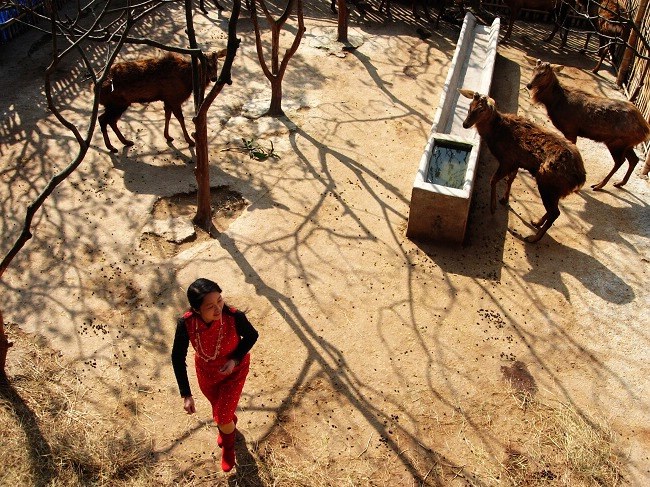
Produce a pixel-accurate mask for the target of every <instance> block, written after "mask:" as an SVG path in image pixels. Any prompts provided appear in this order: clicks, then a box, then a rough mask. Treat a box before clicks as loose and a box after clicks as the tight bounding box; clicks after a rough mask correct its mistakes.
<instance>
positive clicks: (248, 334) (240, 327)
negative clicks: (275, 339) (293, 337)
mask: <svg viewBox="0 0 650 487" xmlns="http://www.w3.org/2000/svg"><path fill="white" fill-rule="evenodd" d="M222 312H223V313H225V314H228V315H231V316H234V317H235V329H236V330H237V334H238V335H239V338H240V340H239V344H238V345H237V348H235V350H234V351H233V352H232V353H231V354H230V357H228V358H230V359H234V360H237V361H238V362H241V360H242V359H243V358H244V357H245V356H246V354H247V353H248V352H249V351H250V349H251V348H253V345H254V344H255V342H256V341H257V337H258V336H259V334H258V333H257V330H256V329H255V328H253V325H251V322H250V321H248V318H246V315H245V314H244V313H243V312H241V311H235V312H234V313H233V312H232V311H231V310H230V308H229V307H228V306H225V305H224V307H223V310H222ZM207 326H210V324H207ZM189 346H190V335H189V333H188V332H187V327H186V326H185V320H184V319H183V318H182V317H181V318H179V319H178V321H177V322H176V333H175V335H174V345H173V346H172V365H173V367H174V375H175V376H176V382H177V383H178V389H179V391H180V393H181V396H182V397H187V396H191V395H192V391H191V389H190V381H189V379H188V377H187V365H186V364H185V359H186V358H187V350H188V349H189Z"/></svg>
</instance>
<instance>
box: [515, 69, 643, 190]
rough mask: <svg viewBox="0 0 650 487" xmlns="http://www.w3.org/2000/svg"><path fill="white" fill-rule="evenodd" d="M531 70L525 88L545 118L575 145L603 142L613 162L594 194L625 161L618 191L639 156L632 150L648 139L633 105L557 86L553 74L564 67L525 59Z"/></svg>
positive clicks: (615, 184)
mask: <svg viewBox="0 0 650 487" xmlns="http://www.w3.org/2000/svg"><path fill="white" fill-rule="evenodd" d="M526 59H527V61H528V62H529V63H530V64H532V65H533V66H534V68H533V77H532V79H531V80H530V83H528V84H527V85H526V87H527V88H528V89H529V90H530V92H531V94H532V97H533V101H534V102H538V103H541V104H542V105H544V106H545V107H546V112H547V113H548V117H549V118H550V119H551V122H553V125H555V126H556V127H557V128H558V129H559V130H560V132H562V133H563V134H564V136H565V137H566V138H567V139H568V140H570V141H571V142H573V143H574V144H575V143H576V140H577V139H578V137H586V138H588V139H591V140H595V141H596V142H603V143H604V144H605V145H606V146H607V149H608V150H609V153H610V154H611V155H612V158H613V159H614V168H613V169H612V170H611V171H610V173H609V174H608V175H607V176H605V179H603V180H602V181H601V182H599V183H598V184H594V185H592V188H593V189H594V190H599V189H602V188H603V186H605V185H606V184H607V182H608V181H609V180H610V178H611V177H612V176H613V175H614V173H615V172H616V171H617V170H618V169H619V168H620V167H621V165H622V164H623V162H624V161H625V159H627V161H628V164H629V167H628V169H627V172H626V173H625V176H624V177H623V179H622V180H621V181H619V182H617V183H614V186H616V187H617V188H620V187H621V186H623V185H624V184H625V183H627V181H628V179H630V175H631V174H632V172H633V171H634V167H635V166H636V165H637V163H638V162H639V156H637V155H636V153H635V152H634V147H635V146H636V145H638V144H640V143H641V142H644V141H646V140H648V139H649V138H650V125H648V122H647V121H646V120H645V119H644V118H643V115H642V114H641V112H639V110H638V109H637V108H636V107H635V106H634V104H632V103H630V102H629V101H625V100H611V99H609V98H605V97H602V96H596V95H590V94H588V93H585V92H584V91H581V90H578V89H576V88H569V87H567V86H563V85H562V84H560V81H559V80H558V78H557V75H556V73H558V72H560V71H561V70H562V69H563V68H564V66H561V65H551V64H549V63H545V62H542V61H541V60H539V59H537V60H535V59H532V58H528V57H527V58H526Z"/></svg>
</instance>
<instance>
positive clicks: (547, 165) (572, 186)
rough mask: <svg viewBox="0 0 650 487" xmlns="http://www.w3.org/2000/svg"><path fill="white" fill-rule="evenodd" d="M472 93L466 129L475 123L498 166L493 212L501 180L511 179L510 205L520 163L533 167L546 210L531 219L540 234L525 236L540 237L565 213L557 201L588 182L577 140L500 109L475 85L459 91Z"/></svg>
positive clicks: (492, 185)
mask: <svg viewBox="0 0 650 487" xmlns="http://www.w3.org/2000/svg"><path fill="white" fill-rule="evenodd" d="M459 92H460V94H461V95H463V96H464V97H466V98H471V100H472V101H471V103H470V105H469V111H468V113H467V118H466V119H465V121H464V122H463V127H464V128H470V127H472V126H476V130H477V131H478V133H479V135H480V136H481V138H482V139H483V140H484V141H485V142H486V143H487V145H488V147H489V148H490V152H492V154H493V155H494V157H496V159H497V160H498V161H499V167H498V168H497V170H496V172H495V173H494V175H493V176H492V179H491V180H490V188H491V191H490V211H491V212H492V213H494V212H495V210H496V184H497V183H498V182H499V181H500V180H502V179H503V178H507V180H506V184H507V186H506V192H505V194H504V196H503V198H501V200H500V202H501V203H503V204H506V203H507V202H508V197H509V196H510V187H511V186H512V182H513V181H514V179H515V177H516V176H517V171H518V169H519V168H522V169H526V170H528V171H529V172H530V173H531V174H532V175H533V176H534V178H535V180H536V181H537V188H538V189H539V194H540V196H541V197H542V203H543V204H544V208H545V210H546V214H545V215H544V216H543V217H542V218H540V219H539V221H537V222H531V223H532V225H533V226H534V227H536V228H537V233H535V234H533V235H529V236H528V237H526V241H527V242H537V241H538V240H539V239H540V238H542V237H543V236H544V234H545V233H546V231H547V230H548V229H549V228H550V227H551V225H553V222H555V220H557V218H558V216H560V209H559V207H558V203H559V201H560V198H563V197H565V196H567V195H569V194H571V193H573V192H575V191H577V190H579V189H580V187H581V186H582V185H583V184H584V182H585V178H586V174H585V168H584V165H583V163H582V157H581V156H580V152H578V149H577V148H576V146H575V145H573V144H572V143H570V142H569V141H567V140H566V139H563V138H562V137H561V136H559V135H556V134H554V133H553V132H551V131H549V130H546V129H544V128H542V127H540V126H538V125H536V124H534V123H532V122H531V121H529V120H527V119H525V118H523V117H520V116H518V115H512V114H507V113H500V112H499V111H498V110H497V109H496V104H495V102H494V100H493V99H492V98H490V97H488V96H486V95H481V94H479V93H476V92H474V91H471V90H459Z"/></svg>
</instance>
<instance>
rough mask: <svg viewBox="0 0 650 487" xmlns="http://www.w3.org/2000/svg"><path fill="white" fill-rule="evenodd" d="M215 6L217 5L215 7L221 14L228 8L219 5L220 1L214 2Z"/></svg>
mask: <svg viewBox="0 0 650 487" xmlns="http://www.w3.org/2000/svg"><path fill="white" fill-rule="evenodd" d="M214 4H215V6H216V7H217V10H218V11H219V12H221V11H222V10H226V7H224V6H223V5H221V4H220V3H219V0H214Z"/></svg>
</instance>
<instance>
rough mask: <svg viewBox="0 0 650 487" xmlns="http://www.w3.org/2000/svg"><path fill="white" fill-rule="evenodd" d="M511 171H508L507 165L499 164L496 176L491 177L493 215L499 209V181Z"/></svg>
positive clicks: (491, 209) (491, 210) (491, 208)
mask: <svg viewBox="0 0 650 487" xmlns="http://www.w3.org/2000/svg"><path fill="white" fill-rule="evenodd" d="M511 173H512V171H510V172H508V171H507V170H506V168H505V167H503V166H501V165H499V167H498V168H497V171H496V172H495V173H494V176H492V179H490V213H492V214H493V215H494V212H495V211H496V210H497V183H498V182H499V181H501V180H502V179H503V178H505V177H506V176H507V175H508V174H511Z"/></svg>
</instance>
